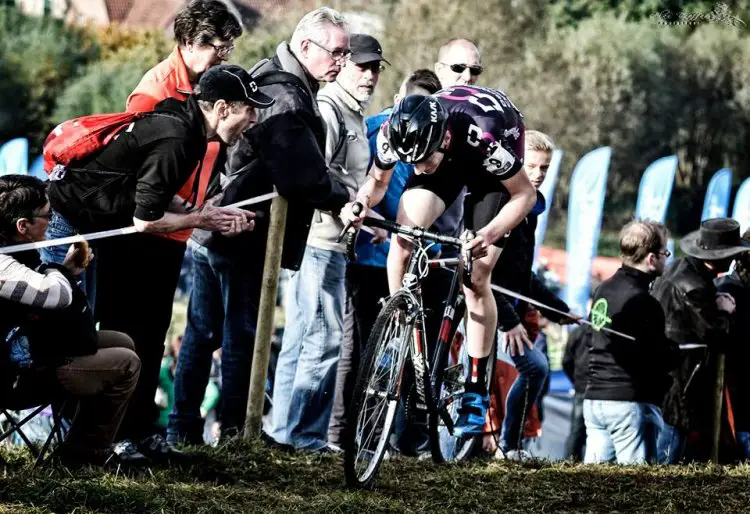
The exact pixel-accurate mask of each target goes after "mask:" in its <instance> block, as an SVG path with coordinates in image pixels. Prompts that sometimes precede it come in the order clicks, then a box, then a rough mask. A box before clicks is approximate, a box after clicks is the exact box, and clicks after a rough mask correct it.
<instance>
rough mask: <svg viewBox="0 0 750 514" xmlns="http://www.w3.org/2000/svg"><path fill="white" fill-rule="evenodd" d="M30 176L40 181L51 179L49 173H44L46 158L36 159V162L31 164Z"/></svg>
mask: <svg viewBox="0 0 750 514" xmlns="http://www.w3.org/2000/svg"><path fill="white" fill-rule="evenodd" d="M29 175H31V176H32V177H36V178H38V179H39V180H47V179H48V178H49V177H48V176H47V172H46V171H44V156H42V155H40V156H39V157H37V158H36V159H34V162H32V163H31V168H29Z"/></svg>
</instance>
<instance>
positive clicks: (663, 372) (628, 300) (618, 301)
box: [583, 220, 677, 464]
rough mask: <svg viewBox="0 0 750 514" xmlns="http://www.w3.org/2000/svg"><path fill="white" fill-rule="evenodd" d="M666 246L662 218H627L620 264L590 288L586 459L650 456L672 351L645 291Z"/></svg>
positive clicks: (630, 460) (642, 459)
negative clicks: (653, 219) (624, 335)
mask: <svg viewBox="0 0 750 514" xmlns="http://www.w3.org/2000/svg"><path fill="white" fill-rule="evenodd" d="M666 247H667V229H666V227H664V225H662V224H661V223H655V222H651V221H638V220H637V221H631V222H630V223H628V224H627V225H625V226H624V227H623V229H622V231H620V255H621V258H622V267H621V268H620V269H619V270H618V271H617V272H616V273H615V274H614V276H612V277H611V278H609V279H607V280H605V281H604V282H602V283H601V284H600V285H599V287H598V288H597V290H596V292H595V293H594V299H593V305H592V307H591V315H590V319H591V322H592V323H593V324H594V328H595V329H594V331H592V333H591V341H590V347H589V364H588V371H589V374H588V383H587V385H586V392H585V394H584V400H583V417H584V420H585V423H586V455H585V457H584V462H586V463H596V462H612V461H615V460H616V461H617V463H618V464H643V463H652V462H655V461H656V441H657V438H658V437H659V431H660V430H661V426H662V418H661V411H660V409H659V405H661V402H662V399H663V398H664V393H665V392H666V391H667V389H668V388H669V383H670V379H669V375H668V373H669V371H670V370H671V369H673V368H674V365H675V361H676V354H677V348H676V346H675V345H674V344H673V343H672V342H671V341H669V340H668V339H667V337H666V335H665V333H664V312H663V311H662V309H661V306H660V305H659V303H658V302H657V301H655V300H654V298H653V297H652V296H651V295H650V294H649V286H650V284H651V282H652V281H653V280H654V278H656V277H657V276H659V275H661V274H662V273H663V271H664V265H665V263H666V260H667V257H669V251H668V250H667V249H666ZM602 328H608V329H611V330H616V331H619V332H622V333H626V334H630V335H632V336H633V337H634V338H635V340H630V339H626V338H624V337H621V336H619V335H615V334H612V333H611V332H604V331H602V330H601V329H602Z"/></svg>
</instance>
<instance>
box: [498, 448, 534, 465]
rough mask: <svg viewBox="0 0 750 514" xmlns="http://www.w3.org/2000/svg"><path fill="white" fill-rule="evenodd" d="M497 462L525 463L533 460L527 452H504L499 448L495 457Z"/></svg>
mask: <svg viewBox="0 0 750 514" xmlns="http://www.w3.org/2000/svg"><path fill="white" fill-rule="evenodd" d="M494 459H495V460H512V461H514V462H523V461H526V460H529V459H531V454H530V453H529V452H527V451H526V450H508V451H505V452H504V451H503V450H502V449H500V448H498V449H497V451H496V452H495V455H494Z"/></svg>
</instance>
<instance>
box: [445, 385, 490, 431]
mask: <svg viewBox="0 0 750 514" xmlns="http://www.w3.org/2000/svg"><path fill="white" fill-rule="evenodd" d="M489 407H490V397H489V395H481V394H477V393H464V396H463V398H462V399H461V407H460V408H459V409H458V420H456V424H455V425H454V426H453V436H454V437H472V436H475V435H481V434H482V432H483V431H484V421H485V417H486V416H487V409H489Z"/></svg>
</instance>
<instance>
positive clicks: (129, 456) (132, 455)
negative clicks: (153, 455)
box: [104, 439, 151, 466]
mask: <svg viewBox="0 0 750 514" xmlns="http://www.w3.org/2000/svg"><path fill="white" fill-rule="evenodd" d="M150 462H151V461H150V459H149V458H148V457H146V456H145V455H143V454H142V453H141V452H139V451H138V448H137V447H136V446H135V443H133V441H131V440H130V439H124V440H122V441H120V442H117V443H115V444H113V445H112V449H111V450H110V453H109V456H108V457H107V459H106V460H105V461H104V465H105V466H146V465H148V464H150Z"/></svg>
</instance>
